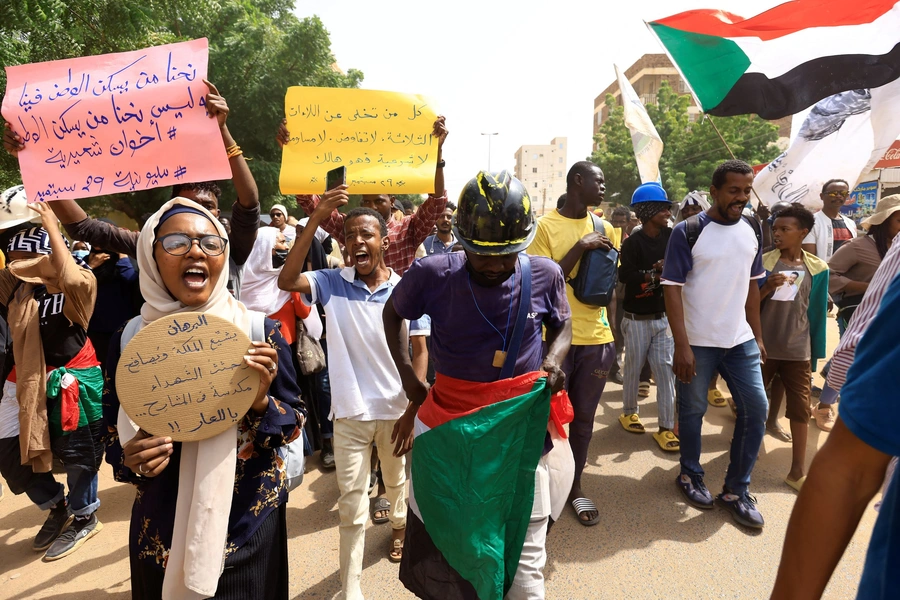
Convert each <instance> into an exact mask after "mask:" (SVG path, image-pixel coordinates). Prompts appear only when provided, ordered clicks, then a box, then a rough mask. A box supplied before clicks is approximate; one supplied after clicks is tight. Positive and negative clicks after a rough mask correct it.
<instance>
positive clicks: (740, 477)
mask: <svg viewBox="0 0 900 600" xmlns="http://www.w3.org/2000/svg"><path fill="white" fill-rule="evenodd" d="M691 350H692V351H693V352H694V361H695V362H696V371H697V374H696V375H694V377H693V379H691V382H690V383H688V384H685V383H682V382H680V381H679V382H678V385H677V390H676V391H677V402H678V428H679V430H678V437H679V438H680V440H681V472H682V473H683V474H686V475H692V476H696V475H700V476H702V475H703V467H701V466H700V430H701V427H702V425H703V415H704V414H706V408H707V406H708V402H707V400H706V394H707V389H708V387H709V380H710V379H711V378H712V376H713V373H715V372H716V371H717V370H718V372H719V373H721V375H722V377H723V378H724V379H725V383H727V384H728V389H729V390H730V391H731V393H732V396H733V398H734V403H735V405H736V406H737V422H736V423H735V425H734V437H733V438H732V439H731V457H730V458H731V461H730V463H729V464H728V471H727V472H726V473H725V487H726V488H727V489H728V491H730V492H732V493H735V494H743V493H744V492H746V491H747V487H748V486H749V485H750V473H751V472H752V471H753V465H754V464H756V458H757V456H758V455H759V446H760V444H762V439H763V435H764V434H765V431H766V416H767V415H768V412H769V401H768V399H767V398H766V390H765V388H764V387H763V380H762V370H761V369H760V362H759V358H760V356H759V346H757V344H756V340H749V341H747V342H744V343H743V344H740V345H739V346H735V347H733V348H710V347H706V346H691Z"/></svg>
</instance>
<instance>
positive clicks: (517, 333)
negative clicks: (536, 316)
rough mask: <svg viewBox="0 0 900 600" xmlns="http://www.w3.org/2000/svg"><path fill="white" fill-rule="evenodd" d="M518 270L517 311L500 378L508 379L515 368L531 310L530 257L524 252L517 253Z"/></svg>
mask: <svg viewBox="0 0 900 600" xmlns="http://www.w3.org/2000/svg"><path fill="white" fill-rule="evenodd" d="M519 271H520V272H521V277H522V284H521V285H520V286H519V312H518V314H516V324H515V325H514V326H513V331H512V339H511V340H510V342H509V350H508V351H507V353H506V359H505V360H504V361H503V368H502V369H500V379H509V378H510V377H512V376H513V372H514V371H515V369H516V360H517V359H518V358H519V350H521V348H522V337H523V336H524V335H525V321H526V319H528V312H529V310H531V259H530V258H528V255H527V254H525V253H524V252H520V253H519Z"/></svg>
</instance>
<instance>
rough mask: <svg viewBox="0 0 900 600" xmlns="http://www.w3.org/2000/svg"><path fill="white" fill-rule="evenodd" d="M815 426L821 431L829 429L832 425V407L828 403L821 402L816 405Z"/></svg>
mask: <svg viewBox="0 0 900 600" xmlns="http://www.w3.org/2000/svg"><path fill="white" fill-rule="evenodd" d="M814 412H815V416H816V426H817V427H818V428H819V429H821V430H822V431H831V429H832V428H833V427H834V407H833V406H832V405H830V404H822V403H821V402H820V403H819V404H818V405H817V406H816V410H815V411H814Z"/></svg>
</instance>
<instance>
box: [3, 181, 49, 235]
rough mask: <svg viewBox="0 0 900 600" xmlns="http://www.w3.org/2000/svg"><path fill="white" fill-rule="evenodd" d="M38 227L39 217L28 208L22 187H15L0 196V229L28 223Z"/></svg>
mask: <svg viewBox="0 0 900 600" xmlns="http://www.w3.org/2000/svg"><path fill="white" fill-rule="evenodd" d="M29 221H30V222H32V223H35V224H37V225H40V223H41V215H39V214H38V213H36V212H34V211H33V210H31V209H30V208H28V196H26V195H25V186H24V185H15V186H13V187H11V188H9V189H8V190H6V191H5V192H3V193H2V194H0V229H9V228H10V227H14V226H15V225H20V224H22V223H28V222H29Z"/></svg>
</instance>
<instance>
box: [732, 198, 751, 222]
mask: <svg viewBox="0 0 900 600" xmlns="http://www.w3.org/2000/svg"><path fill="white" fill-rule="evenodd" d="M746 204H747V203H746V202H732V203H731V204H729V205H728V217H729V218H730V219H731V220H732V221H737V220H738V219H740V218H741V215H742V214H743V212H744V206H746Z"/></svg>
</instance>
